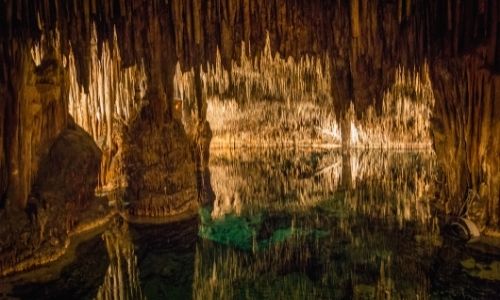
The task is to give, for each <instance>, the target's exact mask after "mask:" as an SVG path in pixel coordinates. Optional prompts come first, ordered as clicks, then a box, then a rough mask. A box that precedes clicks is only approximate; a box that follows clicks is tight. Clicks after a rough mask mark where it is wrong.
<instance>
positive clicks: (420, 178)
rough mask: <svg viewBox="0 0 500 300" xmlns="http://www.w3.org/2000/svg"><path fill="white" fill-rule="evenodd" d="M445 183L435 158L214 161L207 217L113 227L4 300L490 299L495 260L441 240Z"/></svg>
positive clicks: (224, 157) (248, 155)
mask: <svg viewBox="0 0 500 300" xmlns="http://www.w3.org/2000/svg"><path fill="white" fill-rule="evenodd" d="M435 176H436V174H435V162H434V157H433V155H432V153H430V152H425V151H424V152H403V151H373V150H372V151H353V152H351V153H342V152H341V151H335V150H333V151H332V150H324V151H323V150H314V151H312V150H311V151H309V150H308V151H306V150H286V151H285V150H280V151H276V150H275V151H273V150H239V151H232V152H231V151H215V152H213V153H212V154H211V166H210V173H206V174H203V177H204V178H203V179H204V182H207V181H210V182H211V187H206V186H205V191H204V192H203V193H202V194H203V195H204V196H205V197H206V198H207V199H204V201H203V203H204V204H203V205H202V207H201V208H200V212H199V216H197V217H195V218H192V219H191V220H186V221H183V222H178V223H175V224H168V225H161V226H159V225H129V224H126V223H125V222H124V221H123V220H121V219H116V220H115V221H114V222H112V224H110V225H109V228H108V229H107V230H106V231H105V232H104V233H103V234H102V236H98V237H96V238H94V239H92V240H90V241H87V242H85V243H83V244H82V245H80V247H79V248H78V255H77V259H76V260H75V261H74V262H73V263H71V264H70V265H68V266H67V267H65V268H64V269H63V271H62V272H61V274H57V275H54V276H52V277H53V278H50V279H47V278H45V279H44V278H38V279H37V280H33V279H32V280H31V281H30V282H28V281H27V280H26V279H24V280H19V281H17V282H15V283H14V285H11V286H10V291H9V292H8V293H7V294H9V295H10V296H12V297H16V298H21V299H94V298H97V299H351V298H357V299H394V298H395V299H428V298H434V299H467V298H470V299H481V298H483V299H493V298H495V297H496V296H497V295H498V293H499V292H500V284H499V281H495V280H493V279H496V278H497V276H498V273H500V271H499V270H497V269H496V268H499V267H500V264H499V263H498V258H495V257H489V256H485V255H479V254H477V253H471V251H470V250H469V249H467V248H465V247H464V246H463V245H461V244H459V243H456V242H455V243H452V242H451V241H448V240H444V239H443V238H441V236H440V232H439V229H438V225H437V223H438V222H437V218H436V216H435V213H434V212H433V209H432V205H431V200H432V196H433V193H434V192H435V190H434V185H433V184H434V181H435ZM497 264H498V265H497ZM499 269H500V268H499ZM498 279H499V278H497V280H498Z"/></svg>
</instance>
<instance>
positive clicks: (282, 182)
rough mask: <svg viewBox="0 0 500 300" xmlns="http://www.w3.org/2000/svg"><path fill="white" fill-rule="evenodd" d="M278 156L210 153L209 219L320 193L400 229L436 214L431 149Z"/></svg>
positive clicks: (283, 205) (295, 204) (305, 202)
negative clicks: (432, 210)
mask: <svg viewBox="0 0 500 300" xmlns="http://www.w3.org/2000/svg"><path fill="white" fill-rule="evenodd" d="M276 158H277V156H276V153H274V152H273V151H263V150H261V151H257V150H254V151H238V152H236V153H233V152H226V151H214V152H213V155H212V161H211V167H210V170H211V179H212V187H213V191H214V193H215V196H216V198H215V201H214V204H213V210H212V212H211V216H212V218H214V219H218V218H221V217H224V215H227V214H235V215H242V214H245V213H247V212H251V211H253V210H255V209H266V210H268V211H282V210H285V209H286V210H292V211H295V210H298V211H302V210H304V209H307V208H312V207H315V206H316V205H319V204H321V203H322V201H324V199H325V197H338V201H340V202H342V203H344V205H345V206H346V207H349V209H350V210H352V211H354V212H357V213H360V214H363V215H365V216H367V217H370V218H374V219H376V220H379V221H381V222H387V223H390V224H393V225H394V226H396V227H399V228H401V227H403V226H404V225H405V224H406V223H409V222H419V223H421V224H427V223H429V221H430V220H431V219H433V218H434V217H433V215H432V212H431V204H430V201H431V199H432V192H433V184H434V178H435V170H434V168H435V158H434V156H433V154H432V153H431V152H425V151H423V152H415V153H412V152H409V153H408V152H404V151H403V152H385V151H380V150H371V151H353V152H351V153H349V154H347V153H342V151H335V152H328V151H323V152H322V151H316V152H314V151H313V152H307V151H305V152H300V151H298V152H294V151H284V152H283V153H282V155H281V156H280V157H279V159H277V160H275V159H276ZM344 194H345V195H344ZM381 195H384V196H383V197H382V198H383V201H382V200H381ZM435 225H436V224H434V223H433V224H431V226H433V228H434V227H435Z"/></svg>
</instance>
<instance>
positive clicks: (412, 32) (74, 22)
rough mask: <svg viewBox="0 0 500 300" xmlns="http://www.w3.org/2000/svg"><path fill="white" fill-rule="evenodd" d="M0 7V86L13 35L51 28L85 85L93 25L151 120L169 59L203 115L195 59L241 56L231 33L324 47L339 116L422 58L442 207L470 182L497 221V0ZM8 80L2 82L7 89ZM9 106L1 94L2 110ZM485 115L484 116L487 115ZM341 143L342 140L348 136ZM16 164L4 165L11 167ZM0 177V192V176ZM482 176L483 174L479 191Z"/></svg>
mask: <svg viewBox="0 0 500 300" xmlns="http://www.w3.org/2000/svg"><path fill="white" fill-rule="evenodd" d="M0 8H1V9H0V11H1V12H3V13H2V15H1V18H0V28H1V29H0V40H1V43H2V47H1V49H2V50H1V51H2V61H1V66H2V69H3V74H2V75H1V76H2V77H0V79H1V80H0V83H2V86H3V87H2V93H4V94H5V93H6V92H7V93H11V94H12V85H11V84H12V83H14V82H19V80H15V78H13V77H12V76H10V77H9V76H8V73H9V70H11V69H14V70H18V71H19V68H20V66H22V64H15V63H14V61H15V60H13V57H12V54H11V53H12V52H13V51H14V50H15V49H16V48H18V46H17V44H16V43H18V44H20V45H24V47H27V46H29V43H30V42H29V41H32V40H37V39H40V36H41V34H42V33H50V32H58V33H59V35H60V52H61V53H62V55H63V56H67V55H69V53H70V52H73V55H74V58H75V65H76V69H75V70H76V72H75V73H76V77H77V81H78V83H79V84H80V85H81V87H82V90H83V91H85V92H88V91H89V85H90V81H91V78H92V77H91V76H90V71H89V70H91V68H90V67H89V65H90V62H91V57H92V56H91V55H90V53H91V52H90V49H91V45H92V42H91V41H92V30H93V26H94V24H95V28H96V41H95V44H96V45H97V52H98V53H101V51H102V49H103V48H105V46H104V45H105V44H107V45H108V47H111V48H112V47H114V44H115V43H114V42H113V40H114V38H115V32H116V47H118V49H119V53H120V55H121V59H122V66H123V67H128V66H133V65H138V64H142V63H143V64H144V69H145V70H146V73H147V74H146V75H147V81H148V86H149V88H148V91H147V94H148V95H147V96H146V98H147V102H148V105H149V106H150V107H151V112H152V114H151V122H153V123H157V124H162V123H163V122H165V121H166V122H170V120H171V119H172V116H173V91H174V88H173V80H172V79H173V78H174V73H175V64H176V63H177V61H179V62H180V65H181V68H182V70H183V71H186V70H189V69H190V68H194V70H195V77H196V78H195V83H194V84H195V90H196V101H198V105H197V107H198V111H197V113H198V118H199V120H200V121H201V122H200V124H203V120H204V118H205V112H204V110H203V109H202V108H203V107H204V105H203V101H204V100H203V97H202V96H201V95H202V93H201V90H202V87H201V80H200V78H199V77H198V76H199V74H200V72H199V70H201V69H202V68H205V67H206V66H205V65H203V66H200V64H205V63H206V62H208V63H211V64H214V63H215V62H216V60H215V58H216V53H217V49H219V50H220V54H221V58H222V64H223V65H224V67H225V68H226V69H228V70H231V61H232V60H233V59H234V60H236V61H238V60H239V56H240V53H241V47H242V45H243V44H242V43H241V42H244V45H246V47H245V49H248V50H247V51H248V55H249V56H251V57H254V56H255V55H256V54H258V53H259V52H260V51H263V49H264V43H265V39H266V36H267V34H269V37H270V42H271V48H272V52H273V53H275V52H279V53H280V54H281V55H283V56H284V57H287V56H292V57H295V58H299V57H300V56H302V55H304V54H309V55H313V56H321V55H328V56H329V58H330V59H329V60H328V61H329V62H330V63H331V66H329V70H330V71H331V76H330V77H331V84H332V88H331V92H332V96H333V99H334V103H333V105H334V106H335V110H336V111H337V113H338V114H339V115H340V116H342V115H345V114H346V111H347V110H348V108H349V107H350V104H351V103H354V104H355V107H356V115H357V116H358V117H362V115H363V113H364V111H365V110H366V109H367V108H368V107H369V106H371V105H375V107H376V110H377V111H378V112H380V110H381V109H382V93H383V92H384V91H385V90H387V88H388V87H389V86H390V85H391V84H392V83H393V82H394V80H395V73H396V72H395V71H396V69H397V68H398V67H399V66H401V65H402V66H404V67H407V68H408V69H412V68H416V69H419V68H421V67H422V66H424V62H425V61H427V62H428V63H429V68H430V73H431V78H432V81H433V89H434V93H435V95H436V100H437V103H436V109H435V111H434V114H435V116H434V117H435V119H436V122H435V128H436V130H435V135H434V136H435V144H436V152H437V154H438V156H439V158H440V161H441V166H442V168H443V169H444V170H445V172H444V173H445V175H446V177H447V178H448V179H447V180H448V184H449V190H448V192H447V193H446V195H445V197H446V198H447V199H450V200H449V202H450V207H461V206H462V204H463V203H464V201H465V199H464V194H465V193H466V192H465V191H467V190H469V189H471V188H472V189H474V190H478V189H479V191H478V192H479V194H480V195H483V196H481V197H482V198H485V199H487V201H486V202H487V203H489V204H488V206H487V210H488V211H489V213H491V214H492V215H491V216H489V217H487V218H486V219H488V221H487V223H488V224H492V225H494V224H496V223H498V222H497V221H495V220H497V219H498V218H497V217H494V215H495V214H496V215H497V216H498V208H497V206H498V202H499V200H498V199H499V196H498V191H497V190H496V189H497V188H496V187H495V182H496V181H495V180H496V179H494V178H497V176H498V170H497V168H498V167H496V166H497V165H498V164H497V162H498V155H496V154H495V152H496V151H497V149H498V148H497V146H496V144H495V142H494V139H495V136H497V133H498V130H497V129H496V128H497V127H496V126H497V124H498V117H497V115H498V114H497V113H496V112H497V106H498V104H497V103H498V100H497V98H498V97H496V95H497V92H496V91H497V89H498V84H497V82H498V80H497V78H498V73H499V69H500V47H498V43H497V40H498V36H499V32H500V31H499V30H498V15H499V12H498V10H499V9H500V8H499V5H498V4H497V1H496V0H480V1H472V0H469V1H459V0H449V1H431V0H397V1H390V0H387V1H382V0H379V1H368V0H352V1H342V0H337V1H322V0H313V1H293V0H273V1H265V0H207V1H201V0H190V1H182V0H172V1H160V0H154V1H141V0H134V1H123V0H103V1H98V0H92V1H79V0H76V1H63V0H43V1H42V0H37V1H13V0H8V1H3V2H1V3H0ZM37 14H38V15H39V18H37ZM12 38H13V39H14V41H16V42H11V40H12ZM481 49H484V50H481ZM475 57H476V58H477V57H479V59H476V58H475ZM325 61H326V60H325ZM19 73H20V74H22V72H19ZM5 74H7V75H5ZM450 78H451V79H450ZM230 80H232V79H230ZM7 83H8V84H7ZM9 84H10V85H11V88H10V90H9V89H7V88H5V86H8V85H9ZM9 97H10V96H8V97H7V98H9ZM11 98H12V97H11ZM12 99H14V100H11V101H14V102H13V103H18V102H15V101H18V100H16V99H17V98H12ZM14 106H15V105H12V103H11V104H9V102H7V104H6V105H5V104H4V110H9V109H10V110H12V109H14V108H13V107H14ZM472 108H473V109H472ZM477 111H479V113H478V112H477ZM488 112H490V113H491V117H487V116H485V115H487V113H488ZM10 115H11V114H9V113H7V111H6V113H5V114H3V118H4V126H3V128H2V130H3V137H2V138H3V141H4V148H5V147H6V146H7V145H13V144H15V143H13V142H12V141H11V140H9V141H7V140H6V137H12V136H14V134H13V133H14V132H15V130H16V129H15V128H14V127H12V125H11V124H13V122H12V121H11V120H10V119H9V120H6V118H10ZM480 120H481V121H480ZM473 124H474V125H473ZM7 125H8V126H7ZM0 128H1V127H0ZM470 128H472V129H470ZM341 129H342V132H343V133H342V135H343V136H345V137H347V136H350V132H349V131H350V126H348V123H347V122H343V124H342V126H341ZM479 132H480V133H481V134H479ZM23 134H24V133H23ZM440 136H441V137H442V136H444V140H443V138H441V139H440ZM344 145H345V146H349V141H348V140H347V139H345V141H344ZM442 145H446V146H442ZM445 147H451V148H452V149H453V150H451V152H449V153H454V154H455V155H454V160H456V161H458V162H456V165H455V162H453V163H451V162H449V161H450V160H449V159H448V158H449V157H451V155H450V154H449V153H447V150H444V149H445ZM453 151H454V152H453ZM5 153H6V158H5V161H4V163H3V164H7V162H8V161H10V160H9V159H8V158H7V155H11V154H9V153H10V152H9V151H5ZM491 153H492V154H491ZM1 159H2V157H0V163H1ZM16 167H17V166H15V165H14V166H10V165H9V166H8V167H7V169H8V170H9V173H12V171H13V170H15V169H16ZM4 173H5V172H4ZM462 174H464V175H462ZM0 176H2V175H0ZM1 178H2V177H0V179H1ZM464 178H466V179H464ZM16 180H18V179H17V177H16V178H9V180H8V182H11V181H12V182H15V181H16ZM21 180H25V178H24V179H21ZM0 182H2V181H0ZM3 182H4V183H3V184H2V186H0V189H1V190H5V182H7V181H6V180H5V179H3ZM483 182H489V183H486V186H487V187H484V188H483V192H481V191H480V190H481V184H482V183H483ZM483 186H484V185H483ZM485 191H488V192H485ZM452 203H453V204H452ZM495 203H496V204H495ZM495 210H496V212H495ZM453 211H454V213H457V212H456V211H457V209H455V208H453V209H451V210H450V212H453Z"/></svg>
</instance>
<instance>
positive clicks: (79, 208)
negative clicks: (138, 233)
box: [0, 122, 105, 274]
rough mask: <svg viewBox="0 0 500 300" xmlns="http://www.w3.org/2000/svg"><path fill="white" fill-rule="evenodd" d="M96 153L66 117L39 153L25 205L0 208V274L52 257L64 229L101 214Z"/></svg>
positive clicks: (60, 244)
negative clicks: (64, 125)
mask: <svg viewBox="0 0 500 300" xmlns="http://www.w3.org/2000/svg"><path fill="white" fill-rule="evenodd" d="M100 159H101V152H100V150H99V149H98V148H97V146H96V144H95V142H94V141H93V140H92V138H91V137H90V136H89V135H88V134H87V133H86V132H85V131H84V130H83V129H82V128H80V127H78V126H77V125H75V124H74V123H73V122H70V124H69V126H68V127H67V128H66V129H65V130H63V131H62V132H61V134H60V135H59V136H58V137H57V138H56V140H55V141H54V143H53V144H52V145H51V147H50V148H49V150H48V152H47V153H46V154H45V155H44V156H43V157H42V158H41V160H40V163H39V170H38V174H37V176H36V177H35V179H34V185H33V188H31V192H30V194H29V196H28V197H27V198H28V199H27V204H26V207H25V208H24V209H23V210H19V209H13V210H11V211H7V210H2V211H0V215H1V216H0V230H1V231H0V236H1V237H2V240H1V242H0V274H6V273H10V272H12V271H20V270H24V269H27V268H30V267H32V266H33V265H37V264H40V263H44V262H47V261H50V260H52V259H54V258H56V257H58V255H60V254H61V250H62V249H64V247H65V245H66V243H67V238H68V234H69V233H70V232H72V231H73V230H74V229H75V228H76V227H77V226H78V225H80V224H82V223H83V222H88V221H89V220H92V219H94V218H98V217H99V216H102V215H103V214H105V211H100V212H99V210H98V209H97V208H96V205H97V203H96V201H95V196H94V190H95V187H96V185H97V175H98V172H99V165H100Z"/></svg>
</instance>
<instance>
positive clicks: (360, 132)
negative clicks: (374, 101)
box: [348, 64, 434, 148]
mask: <svg viewBox="0 0 500 300" xmlns="http://www.w3.org/2000/svg"><path fill="white" fill-rule="evenodd" d="M433 107H434V94H433V92H432V86H431V81H430V79H429V71H428V66H427V64H426V65H424V67H423V68H422V71H421V72H418V71H416V70H413V71H410V70H407V69H406V68H404V67H401V66H399V67H398V68H397V69H396V76H395V82H394V84H393V85H392V86H391V87H390V88H389V89H388V90H387V91H385V93H384V96H383V100H382V112H381V113H380V114H377V113H376V112H375V109H374V107H373V106H370V107H368V109H367V110H366V111H365V112H364V113H363V117H362V118H361V119H359V120H357V119H355V118H354V115H355V112H354V110H355V108H354V107H353V106H352V105H351V107H350V110H349V113H348V118H350V119H351V139H350V142H351V145H353V146H364V147H366V146H368V147H382V148H408V147H418V148H421V147H430V146H431V136H430V129H431V128H430V127H431V124H430V122H431V115H432V109H433Z"/></svg>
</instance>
